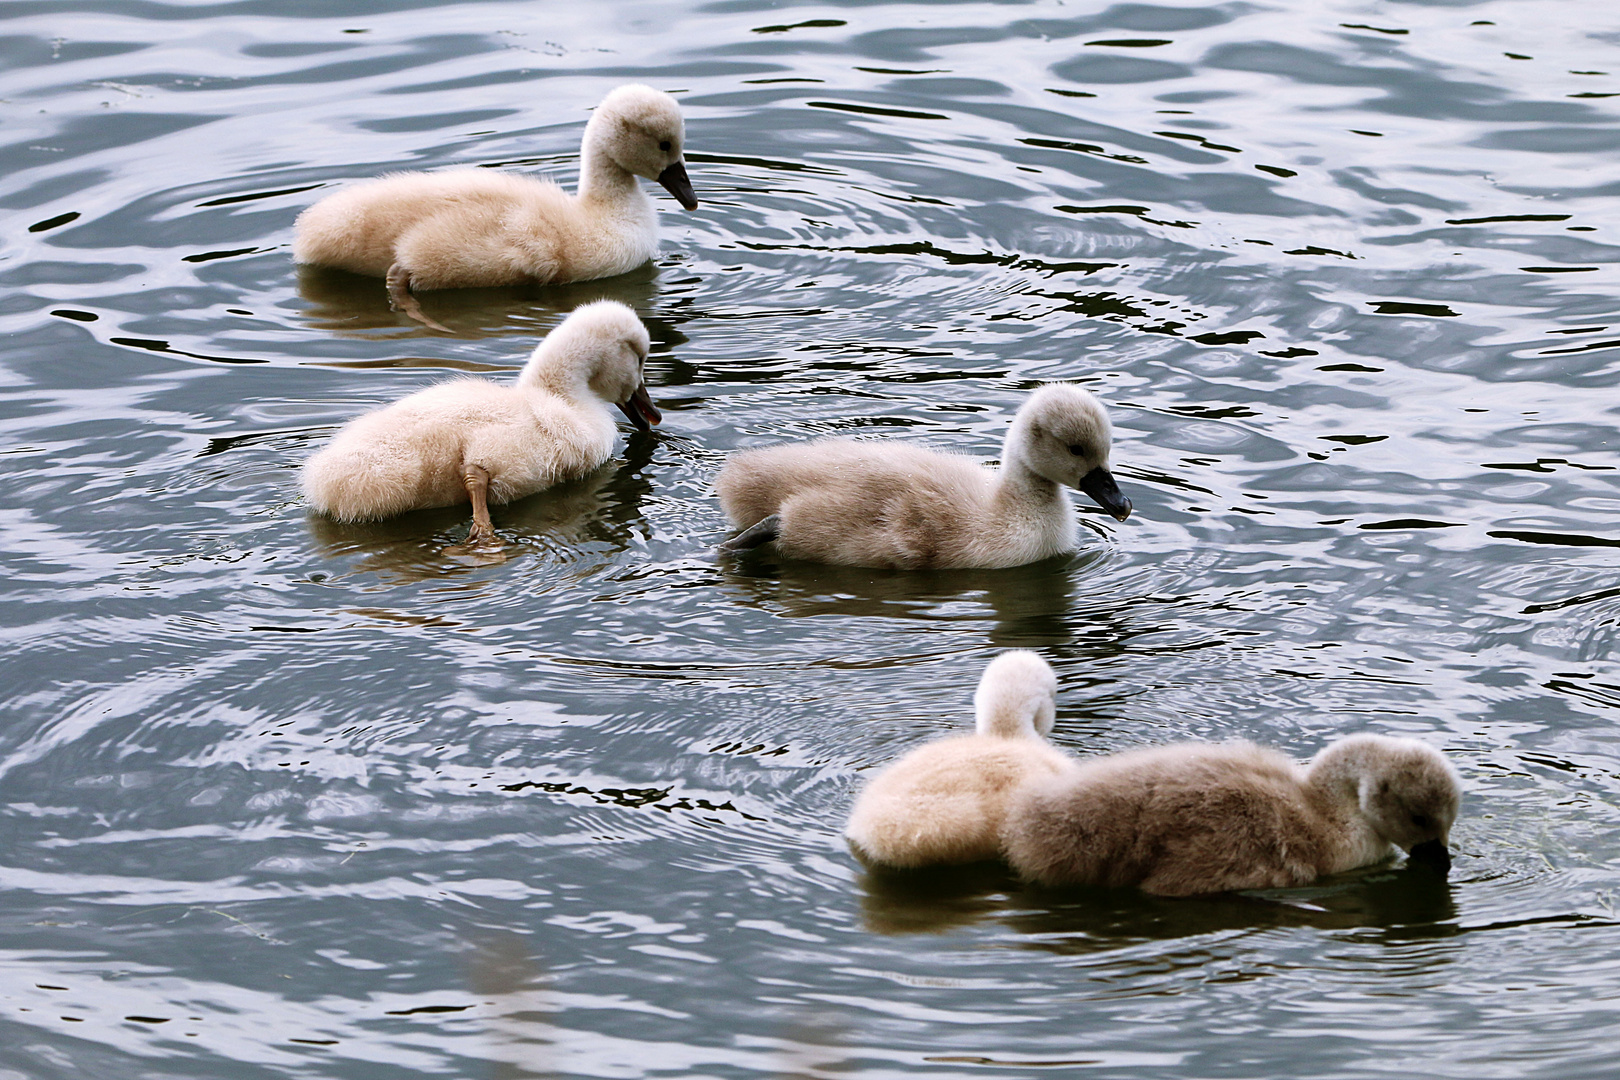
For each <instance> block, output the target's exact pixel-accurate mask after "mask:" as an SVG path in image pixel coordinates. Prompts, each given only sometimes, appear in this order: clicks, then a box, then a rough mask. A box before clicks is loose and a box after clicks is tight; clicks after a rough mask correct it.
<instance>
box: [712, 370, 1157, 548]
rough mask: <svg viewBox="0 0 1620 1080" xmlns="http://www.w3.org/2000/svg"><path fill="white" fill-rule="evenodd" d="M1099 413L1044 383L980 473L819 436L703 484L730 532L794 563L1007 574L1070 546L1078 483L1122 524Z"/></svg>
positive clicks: (1096, 405)
mask: <svg viewBox="0 0 1620 1080" xmlns="http://www.w3.org/2000/svg"><path fill="white" fill-rule="evenodd" d="M1111 444H1112V434H1111V429H1110V428H1109V425H1108V415H1107V413H1105V412H1104V411H1103V407H1102V404H1101V403H1100V402H1099V401H1098V400H1097V399H1096V398H1095V397H1093V396H1092V394H1091V393H1090V391H1087V390H1084V389H1081V388H1080V387H1078V386H1070V385H1067V384H1063V383H1057V384H1053V385H1050V386H1043V387H1042V388H1041V389H1039V390H1037V391H1036V392H1035V393H1033V394H1031V395H1030V397H1029V400H1027V401H1026V402H1024V405H1023V407H1022V408H1020V409H1019V410H1018V413H1017V415H1016V416H1014V417H1013V422H1012V427H1011V429H1010V430H1009V431H1008V432H1007V438H1006V442H1005V444H1004V446H1003V447H1002V451H1001V469H1000V471H999V472H992V471H991V470H989V469H986V468H984V467H983V466H981V465H980V464H979V463H978V462H976V461H973V460H972V459H971V458H967V457H963V456H961V455H959V454H945V453H939V452H937V451H933V450H924V449H921V448H919V447H916V446H908V445H906V444H905V443H902V442H897V441H894V440H890V439H885V440H882V441H873V442H855V441H852V440H849V439H823V440H819V441H816V442H809V443H790V444H788V445H785V446H772V447H766V448H765V449H761V450H745V451H742V452H741V453H737V454H734V455H732V457H731V460H730V461H728V462H726V466H725V468H723V469H722V470H721V471H720V477H719V480H718V481H717V482H716V487H717V489H718V490H719V493H720V503H721V505H722V506H723V507H724V508H725V511H726V514H727V515H728V516H729V517H730V518H731V520H732V522H733V524H735V525H738V526H741V527H743V532H741V533H739V534H738V535H737V536H735V537H733V538H732V539H731V540H729V541H727V542H726V543H725V544H723V545H721V550H722V551H741V550H744V549H746V548H751V547H758V546H759V545H761V544H764V543H767V542H769V541H771V540H775V541H776V547H777V550H778V551H780V552H781V553H782V554H783V555H785V556H787V557H789V558H794V559H808V560H810V561H813V562H826V563H841V564H843V565H846V566H874V567H891V568H895V569H904V570H915V569H923V568H927V567H945V568H962V567H997V566H1021V565H1023V564H1024V563H1029V562H1034V561H1036V560H1037V559H1044V558H1047V557H1049V556H1052V555H1057V554H1060V553H1062V552H1065V551H1072V550H1074V547H1075V543H1076V535H1077V534H1076V529H1075V523H1074V508H1073V507H1072V506H1071V505H1070V504H1069V496H1068V492H1066V491H1065V490H1064V488H1065V487H1073V488H1078V489H1080V490H1081V491H1083V492H1085V493H1086V494H1087V495H1089V496H1091V498H1092V499H1093V500H1095V501H1096V502H1097V504H1098V505H1100V506H1101V507H1102V508H1103V509H1104V510H1107V511H1108V512H1109V513H1110V514H1112V515H1113V516H1114V517H1115V518H1117V519H1119V520H1120V521H1124V520H1125V518H1126V517H1128V516H1129V515H1130V512H1131V504H1130V500H1129V499H1126V498H1125V497H1124V496H1122V495H1121V494H1120V493H1119V487H1118V486H1117V485H1116V484H1115V483H1114V477H1113V474H1112V473H1110V472H1109V471H1108V451H1109V448H1110V446H1111Z"/></svg>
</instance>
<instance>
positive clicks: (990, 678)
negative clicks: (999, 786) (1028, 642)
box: [973, 649, 1057, 739]
mask: <svg viewBox="0 0 1620 1080" xmlns="http://www.w3.org/2000/svg"><path fill="white" fill-rule="evenodd" d="M973 715H974V717H975V721H976V722H975V730H977V731H978V733H979V734H980V735H996V736H999V737H1001V738H1003V739H1019V738H1029V737H1032V736H1036V735H1047V734H1050V733H1051V731H1052V722H1053V721H1054V720H1055V719H1056V717H1057V676H1056V675H1053V674H1052V669H1051V667H1049V666H1048V665H1047V663H1046V661H1045V660H1042V659H1041V658H1040V657H1039V656H1037V655H1036V654H1035V653H1032V652H1030V651H1028V650H1027V649H1016V650H1014V651H1012V652H1004V653H1002V654H1001V655H1000V656H998V657H996V658H995V659H994V660H992V661H990V666H989V667H987V668H985V669H984V675H983V676H981V677H980V679H979V689H978V690H977V691H976V692H975V693H974V695H973Z"/></svg>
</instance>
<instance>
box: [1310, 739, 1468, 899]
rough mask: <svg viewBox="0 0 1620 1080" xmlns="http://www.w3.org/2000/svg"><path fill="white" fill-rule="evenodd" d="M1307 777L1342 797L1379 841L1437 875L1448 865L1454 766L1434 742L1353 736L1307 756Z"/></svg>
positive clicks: (1457, 794) (1456, 797) (1456, 795)
mask: <svg viewBox="0 0 1620 1080" xmlns="http://www.w3.org/2000/svg"><path fill="white" fill-rule="evenodd" d="M1310 772H1311V777H1312V779H1313V780H1315V779H1317V778H1318V777H1320V778H1322V779H1325V780H1327V781H1328V783H1329V786H1330V787H1335V788H1338V789H1339V790H1340V791H1341V792H1343V793H1344V794H1345V795H1346V796H1349V795H1350V794H1351V792H1352V791H1353V797H1354V799H1355V802H1356V806H1357V808H1358V810H1359V811H1360V814H1361V817H1362V818H1363V819H1364V820H1365V821H1366V822H1367V823H1368V825H1370V826H1371V827H1372V829H1373V831H1374V832H1375V833H1377V834H1378V835H1379V836H1380V837H1381V838H1383V839H1384V840H1387V841H1389V842H1390V843H1391V844H1394V845H1395V846H1396V847H1399V848H1400V849H1401V850H1403V851H1405V852H1407V854H1408V855H1410V856H1411V857H1412V858H1413V859H1414V860H1416V861H1417V862H1420V863H1425V864H1427V865H1429V866H1431V867H1433V868H1434V869H1435V870H1438V871H1439V872H1440V873H1441V874H1445V873H1446V872H1447V871H1449V870H1450V869H1451V853H1450V851H1448V850H1447V848H1446V841H1447V840H1448V838H1449V837H1450V834H1451V826H1452V823H1453V822H1455V821H1456V820H1457V804H1458V803H1459V802H1460V801H1461V788H1460V785H1459V784H1458V782H1457V771H1456V770H1455V769H1454V768H1452V766H1451V762H1449V761H1447V760H1446V759H1445V756H1444V755H1443V754H1441V753H1440V751H1438V750H1436V749H1435V748H1434V747H1432V746H1429V745H1427V744H1426V743H1421V742H1418V741H1417V740H1416V739H1395V738H1390V737H1389V736H1387V735H1353V736H1351V737H1350V738H1348V739H1341V740H1339V741H1338V742H1336V743H1334V744H1333V745H1332V746H1329V747H1327V748H1326V749H1325V750H1323V751H1322V752H1321V753H1319V754H1317V755H1316V757H1315V758H1314V759H1313V760H1312V761H1311V768H1310Z"/></svg>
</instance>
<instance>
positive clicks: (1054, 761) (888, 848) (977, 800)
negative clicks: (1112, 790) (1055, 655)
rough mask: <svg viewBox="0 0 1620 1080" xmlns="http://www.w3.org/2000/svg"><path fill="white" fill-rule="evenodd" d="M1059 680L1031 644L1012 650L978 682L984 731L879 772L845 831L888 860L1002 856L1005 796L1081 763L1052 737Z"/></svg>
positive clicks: (932, 746) (942, 742)
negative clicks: (1050, 739) (1030, 648)
mask: <svg viewBox="0 0 1620 1080" xmlns="http://www.w3.org/2000/svg"><path fill="white" fill-rule="evenodd" d="M1056 696H1057V679H1056V677H1055V676H1053V674H1052V669H1051V668H1050V667H1048V666H1047V664H1046V661H1044V660H1042V659H1041V658H1040V657H1039V656H1037V655H1035V654H1034V653H1032V652H1023V651H1019V652H1006V653H1002V654H1001V655H1000V656H998V657H996V658H995V660H993V661H991V663H990V666H989V667H987V668H985V671H984V676H983V678H981V679H980V680H979V690H978V693H977V694H975V695H974V698H973V706H974V712H975V713H976V714H977V718H978V723H977V734H974V735H955V736H951V737H949V738H944V739H939V740H937V741H935V742H931V743H928V744H927V745H925V746H920V747H918V748H917V749H915V750H913V751H911V752H910V753H908V754H906V755H905V756H904V757H902V758H901V759H900V760H899V761H896V762H895V763H894V764H892V765H890V766H888V767H887V768H885V769H884V770H883V771H882V772H880V773H878V774H877V775H876V776H874V777H872V779H871V780H870V781H868V782H867V784H866V787H865V788H864V789H863V790H862V791H861V794H860V796H859V798H857V799H856V800H855V808H854V809H853V810H852V811H850V815H849V824H848V826H846V827H845V829H844V835H845V836H846V837H848V839H849V841H850V843H851V844H853V845H854V847H855V849H856V851H857V853H858V854H860V855H861V856H862V857H863V858H865V859H866V860H867V861H869V862H873V863H879V864H882V865H885V866H896V867H918V866H929V865H932V864H935V863H966V862H977V861H979V860H981V859H994V858H996V857H997V856H998V855H999V854H1000V841H999V833H1000V829H1001V822H1002V817H1003V816H1004V815H1005V813H1006V807H1007V800H1008V798H1009V797H1010V796H1011V795H1012V793H1013V791H1014V790H1016V789H1017V787H1018V785H1020V784H1022V783H1024V782H1026V781H1028V780H1031V779H1035V778H1045V777H1051V776H1056V775H1058V774H1060V773H1062V772H1063V771H1065V770H1067V769H1072V768H1074V761H1073V759H1072V758H1070V757H1069V755H1067V754H1065V753H1064V752H1063V751H1061V750H1059V749H1057V748H1056V747H1055V746H1053V745H1052V744H1051V743H1049V742H1047V741H1046V738H1045V736H1046V734H1047V733H1048V732H1050V731H1051V730H1052V720H1053V717H1054V714H1055V698H1056Z"/></svg>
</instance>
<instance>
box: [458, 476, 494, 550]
mask: <svg viewBox="0 0 1620 1080" xmlns="http://www.w3.org/2000/svg"><path fill="white" fill-rule="evenodd" d="M462 482H463V483H465V484H466V485H467V497H468V498H469V499H471V500H472V513H473V523H472V529H471V530H470V531H469V532H468V533H467V546H468V547H470V548H477V547H500V546H501V541H500V538H499V537H497V536H496V535H495V525H494V523H493V522H491V521H490V520H489V472H488V470H486V469H485V468H484V467H483V466H482V465H468V466H467V469H466V472H465V474H464V475H463V476H462Z"/></svg>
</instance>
